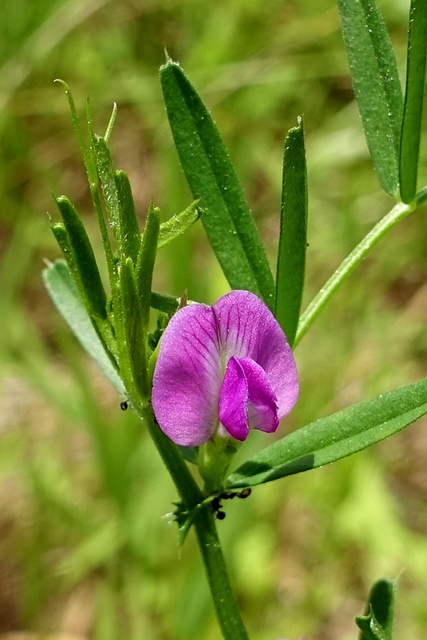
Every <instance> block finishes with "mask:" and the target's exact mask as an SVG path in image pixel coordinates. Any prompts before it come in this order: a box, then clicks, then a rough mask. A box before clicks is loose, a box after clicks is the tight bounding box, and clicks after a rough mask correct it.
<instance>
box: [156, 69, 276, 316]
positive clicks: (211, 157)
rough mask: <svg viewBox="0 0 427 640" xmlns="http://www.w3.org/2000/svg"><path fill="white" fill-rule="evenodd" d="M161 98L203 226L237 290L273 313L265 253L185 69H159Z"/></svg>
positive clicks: (271, 284) (220, 145)
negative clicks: (252, 295)
mask: <svg viewBox="0 0 427 640" xmlns="http://www.w3.org/2000/svg"><path fill="white" fill-rule="evenodd" d="M160 78H161V82H162V89H163V97H164V101H165V104H166V110H167V114H168V118H169V123H170V126H171V130H172V134H173V137H174V140H175V145H176V148H177V151H178V154H179V157H180V160H181V165H182V168H183V170H184V173H185V176H186V178H187V181H188V184H189V186H190V189H191V190H192V193H193V197H194V198H196V199H200V204H201V206H202V207H203V211H204V215H203V216H202V222H203V225H204V227H205V230H206V233H207V236H208V238H209V241H210V243H211V245H212V248H213V250H214V251H215V253H216V256H217V258H218V260H219V263H220V265H221V267H222V270H223V272H224V274H225V276H226V278H227V280H228V282H229V283H230V286H231V287H232V288H233V289H248V290H250V291H253V292H254V293H255V294H257V295H259V296H260V297H261V298H263V300H264V301H265V303H266V304H267V305H268V306H269V307H270V308H271V309H274V282H273V276H272V273H271V270H270V267H269V264H268V261H267V257H266V254H265V251H264V247H263V245H262V243H261V240H260V238H259V235H258V232H257V229H256V226H255V223H254V220H253V217H252V214H251V212H250V209H249V207H248V204H247V202H246V200H245V197H244V195H243V191H242V188H241V186H240V183H239V181H238V178H237V176H236V173H235V170H234V167H233V165H232V163H231V161H230V158H229V155H228V153H227V150H226V149H225V146H224V143H223V142H222V140H221V137H220V135H219V133H218V130H217V128H216V126H215V124H214V122H213V120H212V118H211V116H210V114H209V112H208V110H207V109H206V107H205V105H204V104H203V102H202V101H201V99H200V97H199V96H198V94H197V92H196V91H195V89H194V88H193V87H192V85H191V84H190V82H189V81H188V79H187V77H186V76H185V75H184V72H183V71H182V69H181V67H180V66H179V65H178V64H177V63H175V62H172V61H170V60H169V61H168V62H167V63H166V64H165V65H164V66H163V67H161V69H160Z"/></svg>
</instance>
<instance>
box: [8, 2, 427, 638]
mask: <svg viewBox="0 0 427 640" xmlns="http://www.w3.org/2000/svg"><path fill="white" fill-rule="evenodd" d="M408 5H409V1H407V0H389V1H388V2H381V3H380V6H381V7H382V9H383V11H384V15H385V17H386V21H387V24H388V26H389V28H390V32H391V35H392V40H393V43H394V45H395V50H396V55H397V60H398V65H399V69H400V70H401V72H402V76H403V75H404V68H405V55H406V51H405V49H406V34H405V29H406V24H407V14H408ZM165 47H166V48H167V51H168V53H169V55H170V56H171V57H172V58H174V59H177V60H178V61H180V62H181V64H182V65H183V66H184V68H185V70H186V72H187V73H188V75H189V76H190V78H191V80H192V82H193V83H194V85H195V86H196V88H197V89H198V90H199V92H200V93H201V95H202V96H203V99H204V100H205V102H206V103H207V105H208V106H209V108H210V109H211V110H212V113H213V116H214V118H215V120H216V122H217V125H218V127H219V129H220V131H221V132H222V134H223V137H224V139H225V141H226V143H227V146H228V148H229V151H230V154H231V157H232V159H233V160H234V162H235V164H236V168H237V172H238V175H239V176H240V177H241V179H242V182H243V185H244V187H245V190H246V193H247V196H248V198H249V200H250V203H251V206H252V208H253V211H254V215H255V217H256V221H257V224H258V227H259V229H260V233H261V235H262V237H263V240H264V241H265V244H266V247H267V250H268V254H269V256H270V258H271V262H272V264H274V260H275V245H276V243H277V238H278V211H279V203H280V181H281V157H282V151H283V140H284V135H285V133H286V130H287V129H288V128H289V127H291V126H293V125H294V124H295V122H296V118H297V116H298V115H299V114H301V113H304V115H305V123H306V134H307V158H308V171H309V201H310V227H309V249H308V267H307V291H306V302H307V301H309V299H310V298H311V297H312V296H313V295H314V293H315V292H316V291H317V290H318V289H319V288H320V287H321V286H322V284H323V283H324V281H325V280H326V279H327V278H328V277H329V275H330V274H331V273H332V271H333V269H334V268H335V267H336V266H337V265H338V264H339V262H340V261H341V259H342V258H344V257H345V255H346V254H347V253H348V252H349V251H350V250H351V249H352V248H353V246H354V245H355V244H356V243H357V242H358V241H359V240H360V239H361V238H362V237H363V235H364V233H366V232H367V231H368V230H369V229H370V228H371V227H372V226H373V224H375V222H376V221H377V220H378V219H379V218H380V217H381V216H382V215H384V214H385V213H386V211H387V210H388V209H389V208H390V207H391V206H392V204H393V203H392V201H391V200H390V198H388V196H386V195H384V194H383V193H382V192H381V190H380V188H379V185H378V182H377V179H376V176H375V174H374V172H373V169H372V166H371V162H370V160H369V157H368V153H367V149H366V146H365V142H364V138H363V134H362V131H361V126H360V123H359V117H358V113H357V108H356V106H355V103H354V101H353V94H352V90H351V84H350V80H349V74H348V66H347V61H346V57H345V53H344V49H343V44H342V41H341V36H340V32H339V21H338V14H337V9H336V6H335V3H334V2H333V0H215V2H214V1H213V0H212V1H208V0H68V1H64V0H56V1H54V0H37V2H33V1H32V0H3V2H2V19H1V21H0V105H1V115H0V135H1V148H0V154H1V171H0V182H1V189H0V199H1V201H0V205H1V206H0V216H1V218H0V220H1V225H0V249H1V263H0V291H1V297H0V311H1V315H0V318H1V331H0V403H1V410H0V638H7V637H10V636H7V633H8V632H12V631H14V632H36V633H41V634H54V637H55V638H58V639H59V638H61V640H65V638H66V637H67V638H70V637H73V638H78V639H81V640H83V639H89V638H90V639H94V640H116V639H119V638H120V639H123V638H126V639H127V640H136V639H138V640H141V639H144V640H145V639H147V640H184V639H185V640H214V639H216V638H218V637H219V630H218V628H217V626H216V621H215V618H214V614H213V610H212V606H211V603H210V600H209V593H208V589H207V586H206V584H205V579H204V574H203V567H202V565H201V562H200V559H199V557H198V552H197V549H196V545H195V540H194V538H193V537H192V535H191V537H190V538H189V540H188V541H187V542H186V544H185V546H184V548H183V549H182V550H179V549H178V546H177V535H176V530H175V526H174V525H171V524H170V523H169V521H170V519H169V518H168V517H166V518H164V516H165V514H167V513H168V512H170V511H171V510H172V508H173V506H172V502H173V500H175V499H176V494H175V491H174V489H173V486H172V483H171V481H169V479H168V477H167V475H166V472H165V470H164V469H163V467H162V464H161V462H160V460H159V458H158V456H157V454H156V452H155V451H154V448H153V446H152V445H151V442H150V441H149V439H148V437H147V436H146V434H144V433H141V428H140V424H139V422H138V420H137V419H136V417H135V416H134V415H133V414H132V411H128V412H126V413H122V412H121V411H120V409H119V400H120V399H119V398H118V397H117V395H116V393H115V392H114V390H113V389H112V388H110V387H109V386H108V383H107V382H106V381H104V380H103V379H102V378H101V376H100V374H98V372H97V371H96V369H95V367H94V365H93V364H92V363H91V362H89V361H88V360H87V358H86V356H85V355H84V354H83V353H82V352H81V350H80V347H79V346H78V345H77V343H76V342H75V340H74V338H73V337H72V336H71V335H70V333H69V331H68V329H67V327H66V326H65V323H64V322H63V320H62V319H61V318H60V317H59V316H58V315H57V313H56V311H55V310H54V309H53V306H52V304H51V302H50V300H49V299H48V297H47V294H46V292H45V291H44V289H43V286H42V283H41V277H40V273H41V270H42V268H43V265H44V262H43V261H44V260H45V259H48V260H53V259H55V258H56V257H58V256H59V251H58V248H57V247H56V246H55V242H54V240H53V237H52V236H51V233H50V230H49V227H48V217H47V216H46V211H49V212H50V213H51V214H52V215H55V212H54V206H53V203H52V200H51V193H55V194H56V195H59V194H62V193H66V194H67V195H69V196H70V197H71V199H72V200H73V201H74V202H75V203H76V205H77V206H78V208H79V210H80V211H82V212H84V218H85V221H86V223H87V226H88V229H89V231H90V232H91V233H92V239H93V242H94V244H95V245H96V246H97V247H98V249H100V243H99V240H98V238H97V236H96V223H95V219H94V215H93V213H92V211H91V209H90V204H89V198H88V193H87V186H86V181H85V176H84V171H83V168H82V162H81V159H80V157H79V151H78V145H77V142H76V139H75V136H74V132H73V129H72V125H71V121H70V117H69V112H68V106H67V101H66V98H65V95H64V91H63V89H62V87H61V86H60V85H57V84H56V85H55V84H53V82H52V81H53V79H54V78H62V79H64V80H66V81H67V82H68V83H69V85H70V86H71V88H72V91H73V93H74V97H75V100H76V103H77V106H78V109H79V110H80V111H81V112H82V113H83V112H84V108H85V101H86V98H87V96H90V100H91V103H92V108H93V113H94V120H95V130H97V131H98V132H99V133H103V132H104V130H105V127H106V124H107V122H108V119H109V115H110V111H111V107H112V102H113V101H116V102H117V103H118V118H117V122H116V125H115V129H114V132H113V137H112V142H111V146H112V149H113V153H114V158H115V162H116V166H117V167H118V168H123V169H125V170H126V171H127V172H128V173H129V175H130V178H131V182H132V185H133V189H134V194H135V199H136V202H137V206H138V210H139V212H140V215H141V221H142V220H143V217H144V212H145V211H146V208H147V205H148V203H149V201H150V200H154V202H155V203H156V204H157V205H159V206H160V207H161V209H162V211H163V213H164V216H165V217H168V216H169V215H171V214H173V213H176V212H178V211H179V210H181V209H183V208H184V207H185V206H187V205H188V203H189V202H190V201H191V197H190V194H189V191H188V189H187V187H186V184H185V181H184V179H183V177H182V174H181V171H180V168H179V164H178V159H177V154H176V152H175V150H174V148H173V145H172V140H171V135H170V133H169V130H168V125H167V121H166V114H165V110H164V107H163V104H162V101H161V92H160V87H159V81H158V68H159V66H160V65H161V64H162V63H163V61H164V59H165V56H164V48H165ZM422 153H423V158H422V168H421V179H422V178H424V180H425V178H426V177H427V171H426V145H425V144H424V148H423V151H422ZM426 241H427V221H426V217H425V210H424V211H423V210H420V211H419V212H417V213H416V214H415V215H414V216H412V217H411V218H409V219H407V220H406V221H405V222H404V223H403V224H402V225H401V226H400V227H398V228H397V229H395V230H394V231H393V232H392V233H391V234H390V235H389V237H387V238H386V239H385V240H383V241H382V242H381V244H380V246H378V247H377V248H376V249H375V250H374V252H373V253H372V254H371V256H370V257H369V258H368V259H367V260H366V261H365V262H364V263H363V265H362V266H361V267H359V270H358V272H357V273H356V274H355V275H353V277H352V278H351V279H350V281H349V282H348V283H347V284H346V285H345V286H344V287H343V289H342V290H341V292H340V293H339V294H338V295H337V296H336V298H335V299H334V301H333V302H332V303H331V304H330V305H329V307H328V309H327V310H326V311H325V312H324V314H323V315H322V316H321V318H319V320H318V321H317V322H316V324H315V325H314V327H313V328H312V330H311V331H310V333H309V334H308V335H307V337H305V338H304V340H303V341H302V343H301V345H300V346H299V347H298V349H297V352H296V358H297V362H298V366H299V371H300V378H301V396H300V400H299V403H298V405H297V407H296V408H295V410H294V411H293V413H292V415H291V416H290V417H289V418H288V419H287V420H286V423H285V424H284V425H283V427H282V431H281V432H279V434H278V435H279V436H280V433H283V431H284V430H290V429H294V428H297V427H299V426H302V425H303V424H305V423H307V422H309V421H311V420H313V419H314V418H316V417H319V416H323V415H327V414H328V413H331V412H333V411H335V410H338V409H339V408H342V407H345V406H347V405H349V404H351V403H354V402H357V401H359V400H361V399H365V398H367V397H371V396H374V395H376V394H378V393H381V392H382V391H386V390H389V389H392V388H393V387H394V386H398V385H401V384H405V383H409V382H412V381H415V380H416V379H419V378H421V377H423V376H424V375H425V372H426V362H427V337H426V332H425V324H426V317H427V286H426V275H427V260H426V253H427V250H426V246H427V243H426ZM170 247H171V249H170V250H169V249H166V250H165V252H164V253H162V252H161V253H160V254H159V259H158V263H157V267H156V273H155V288H156V289H157V290H159V291H163V292H168V293H171V294H173V295H176V296H177V295H180V293H181V292H182V291H183V289H185V288H186V289H188V292H189V296H190V297H191V298H192V299H197V300H200V301H205V302H212V301H214V300H215V298H216V297H218V296H219V295H221V294H222V293H224V292H226V291H227V284H226V282H225V281H224V279H223V277H222V275H221V272H220V270H219V267H218V265H217V264H216V262H215V259H214V257H213V255H212V252H211V250H210V248H209V246H208V244H207V242H206V239H205V237H204V235H203V231H202V228H201V225H200V223H198V224H197V225H195V227H194V228H193V229H192V230H191V231H190V233H188V234H187V235H186V236H185V237H183V238H182V239H180V240H179V241H176V242H175V243H174V245H170ZM264 442H265V440H264V439H263V437H262V435H261V434H254V436H253V437H252V436H251V441H250V442H249V443H246V444H245V447H244V449H243V451H242V455H246V454H249V453H250V452H251V451H254V450H256V449H257V448H259V447H261V446H262V445H263V443H264ZM426 458H427V423H426V421H424V423H423V422H419V423H418V424H417V425H415V426H412V427H410V428H409V429H408V430H407V432H404V433H402V434H400V435H399V436H396V437H394V438H393V439H391V440H390V441H386V442H384V443H382V444H381V445H378V446H376V447H374V448H373V449H372V450H367V451H365V452H363V453H361V454H358V455H357V456H354V457H352V458H350V459H346V460H343V461H342V462H340V463H338V464H336V465H333V466H330V467H326V468H323V469H320V470H317V471H313V472H311V473H307V474H303V475H301V476H294V477H291V478H288V479H286V480H283V481H280V482H277V483H272V484H270V485H266V486H264V487H260V488H257V489H256V490H255V491H254V492H253V495H252V496H251V498H250V499H249V500H245V501H236V500H235V501H231V502H230V503H229V504H227V518H226V520H225V521H224V522H221V523H219V528H220V534H221V537H222V539H223V542H224V548H225V551H226V557H227V560H228V563H229V565H230V569H231V574H232V577H233V582H234V584H235V587H236V590H237V594H238V599H239V602H240V603H241V606H242V609H243V614H244V617H245V620H246V621H247V624H248V628H249V630H250V633H251V638H253V640H274V639H275V638H279V637H286V638H293V639H295V640H296V639H297V638H300V637H302V636H304V637H305V638H307V639H316V640H350V639H355V638H356V637H357V630H356V627H355V625H354V623H353V618H354V616H355V615H358V614H360V613H362V611H363V608H364V601H365V598H366V596H367V593H368V591H369V588H370V586H371V584H372V582H373V581H374V580H376V579H378V578H380V577H389V578H395V577H399V580H400V587H399V594H400V595H399V600H398V612H397V634H396V638H411V640H422V639H423V638H425V637H426V635H427V539H426V532H427V504H426V496H427V466H426ZM4 634H5V635H4ZM24 637H27V636H22V638H24ZM43 637H46V636H45V635H43ZM19 638H21V636H20V635H19Z"/></svg>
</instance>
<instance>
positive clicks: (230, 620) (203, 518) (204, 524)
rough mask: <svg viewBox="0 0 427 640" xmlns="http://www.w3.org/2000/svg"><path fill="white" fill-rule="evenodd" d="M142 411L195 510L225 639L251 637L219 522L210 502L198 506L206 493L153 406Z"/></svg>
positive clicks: (186, 500) (188, 505)
mask: <svg viewBox="0 0 427 640" xmlns="http://www.w3.org/2000/svg"><path fill="white" fill-rule="evenodd" d="M136 409H137V410H139V413H140V414H142V415H143V417H144V419H145V422H146V424H147V427H148V429H149V431H150V435H151V437H152V438H153V441H154V444H155V446H156V448H157V450H158V451H159V453H160V456H161V458H162V460H163V462H164V463H165V465H166V467H167V469H168V471H169V473H170V474H171V476H172V479H173V481H174V483H175V485H176V488H177V490H178V492H179V495H180V496H181V499H182V500H183V502H184V504H185V506H186V509H187V510H188V511H192V510H195V513H196V515H195V518H194V526H195V529H196V534H197V539H198V542H199V547H200V551H201V554H202V558H203V562H204V565H205V570H206V574H207V578H208V582H209V587H210V590H211V594H212V599H213V601H214V605H215V609H216V613H217V617H218V622H219V624H220V627H221V630H222V635H223V638H224V640H248V638H249V637H248V635H247V632H246V630H245V626H244V624H243V620H242V617H241V615H240V611H239V607H238V605H237V602H236V598H235V596H234V593H233V591H232V588H231V584H230V580H229V577H228V572H227V568H226V565H225V560H224V556H223V554H222V550H221V544H220V541H219V538H218V533H217V530H216V524H215V520H214V516H213V512H212V509H211V507H210V505H209V504H208V505H205V506H203V507H202V508H200V509H195V507H197V505H200V503H201V502H203V500H204V496H203V494H202V492H201V490H200V488H199V487H198V485H197V484H196V482H195V481H194V479H193V476H192V475H191V473H190V471H189V470H188V467H187V465H186V463H185V461H184V459H183V457H182V455H181V453H180V451H179V449H178V447H177V446H176V445H175V444H174V443H173V442H171V441H170V440H169V438H168V437H167V436H166V435H165V434H164V433H163V432H162V431H161V430H160V429H159V427H158V425H157V423H156V421H155V418H154V415H153V412H152V410H151V408H149V409H148V408H147V407H144V408H143V407H136Z"/></svg>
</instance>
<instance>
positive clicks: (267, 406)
mask: <svg viewBox="0 0 427 640" xmlns="http://www.w3.org/2000/svg"><path fill="white" fill-rule="evenodd" d="M240 365H241V367H242V368H243V371H244V372H245V375H246V379H247V381H248V389H249V405H248V419H249V426H250V427H251V428H252V429H259V430H260V431H266V432H267V433H273V432H274V431H276V429H277V426H278V424H279V418H278V417H277V398H276V394H275V393H274V391H273V389H272V387H271V384H270V381H269V379H268V376H267V374H266V373H265V371H264V369H262V367H260V366H259V364H257V363H256V362H254V361H253V360H251V359H250V358H242V359H241V360H240Z"/></svg>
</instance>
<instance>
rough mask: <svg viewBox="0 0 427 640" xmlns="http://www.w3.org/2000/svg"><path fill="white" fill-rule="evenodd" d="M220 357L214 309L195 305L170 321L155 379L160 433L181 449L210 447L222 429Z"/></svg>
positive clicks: (163, 337) (154, 393)
mask: <svg viewBox="0 0 427 640" xmlns="http://www.w3.org/2000/svg"><path fill="white" fill-rule="evenodd" d="M221 379H222V372H221V354H220V349H219V342H218V334H217V325H216V320H215V316H214V314H213V311H212V307H208V306H206V305H204V304H191V305H189V306H187V307H184V308H183V309H180V310H179V311H178V312H177V313H176V314H175V315H174V316H173V317H172V319H171V320H170V322H169V324H168V326H167V327H166V330H165V332H164V334H163V336H162V342H161V347H160V352H159V357H158V360H157V364H156V368H155V371H154V377H153V394H152V404H153V409H154V413H155V416H156V419H157V421H158V423H159V425H160V428H161V429H162V430H163V431H164V432H165V433H166V435H167V436H169V438H170V439H171V440H173V441H174V442H175V443H176V444H180V445H184V446H197V445H200V444H202V443H204V442H207V440H209V438H210V437H211V436H212V434H213V432H214V431H215V429H216V427H217V423H218V398H219V391H220V388H221Z"/></svg>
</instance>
